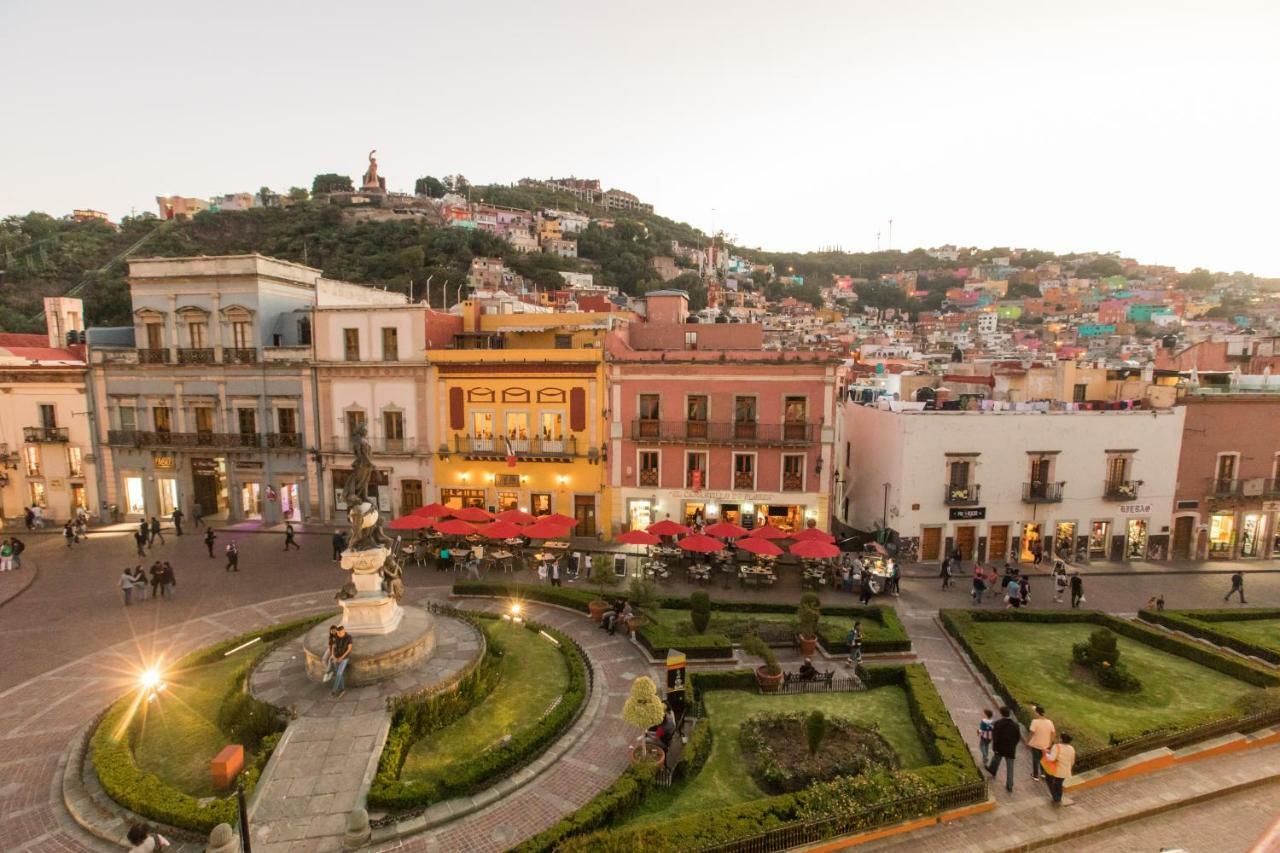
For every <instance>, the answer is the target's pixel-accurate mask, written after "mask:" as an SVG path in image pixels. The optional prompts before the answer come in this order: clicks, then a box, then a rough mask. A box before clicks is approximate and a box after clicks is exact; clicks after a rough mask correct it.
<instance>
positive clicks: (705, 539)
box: [676, 533, 724, 554]
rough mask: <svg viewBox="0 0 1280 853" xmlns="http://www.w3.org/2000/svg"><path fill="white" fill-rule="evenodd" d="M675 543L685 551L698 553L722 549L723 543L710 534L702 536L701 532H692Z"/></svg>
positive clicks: (708, 552)
mask: <svg viewBox="0 0 1280 853" xmlns="http://www.w3.org/2000/svg"><path fill="white" fill-rule="evenodd" d="M676 544H677V545H679V546H680V547H681V548H683V549H684V550H686V551H693V552H695V553H698V554H710V553H712V552H713V551H721V550H723V549H724V543H723V542H721V541H720V540H719V539H712V538H711V537H710V536H703V535H702V534H701V533H693V534H691V535H689V536H686V537H684V538H683V539H681V540H680V541H679V542H677V543H676Z"/></svg>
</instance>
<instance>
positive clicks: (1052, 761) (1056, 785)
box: [1040, 732, 1076, 806]
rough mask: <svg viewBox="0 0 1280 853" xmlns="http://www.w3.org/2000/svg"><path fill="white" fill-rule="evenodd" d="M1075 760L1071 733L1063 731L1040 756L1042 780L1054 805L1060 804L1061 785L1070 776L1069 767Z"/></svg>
mask: <svg viewBox="0 0 1280 853" xmlns="http://www.w3.org/2000/svg"><path fill="white" fill-rule="evenodd" d="M1075 762H1076V749H1075V747H1074V746H1072V745H1071V735H1069V734H1067V733H1066V732H1063V733H1062V734H1061V735H1059V736H1058V742H1057V743H1055V744H1053V745H1052V746H1050V747H1049V748H1048V749H1047V750H1045V753H1044V755H1043V756H1041V757H1040V768H1041V769H1042V770H1043V771H1044V781H1045V783H1046V784H1047V785H1048V786H1049V796H1050V797H1052V798H1053V804H1054V805H1055V806H1060V805H1062V786H1063V785H1064V784H1065V783H1066V781H1067V780H1068V779H1070V778H1071V767H1072V765H1074V764H1075Z"/></svg>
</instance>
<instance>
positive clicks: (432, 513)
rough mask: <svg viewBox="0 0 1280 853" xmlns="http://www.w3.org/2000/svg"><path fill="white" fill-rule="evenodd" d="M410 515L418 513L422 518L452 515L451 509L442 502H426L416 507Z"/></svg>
mask: <svg viewBox="0 0 1280 853" xmlns="http://www.w3.org/2000/svg"><path fill="white" fill-rule="evenodd" d="M410 515H420V516H422V517H423V518H448V517H449V516H451V515H453V510H452V509H450V508H449V507H447V506H445V505H444V504H427V505H426V506H420V507H418V508H417V509H415V510H414V511H413V512H412V513H410Z"/></svg>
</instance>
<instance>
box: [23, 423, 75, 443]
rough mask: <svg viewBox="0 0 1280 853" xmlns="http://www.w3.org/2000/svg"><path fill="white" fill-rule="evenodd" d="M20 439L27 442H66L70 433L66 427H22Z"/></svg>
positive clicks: (69, 437)
mask: <svg viewBox="0 0 1280 853" xmlns="http://www.w3.org/2000/svg"><path fill="white" fill-rule="evenodd" d="M22 440H23V441H24V442H26V443H27V444H66V443H67V442H68V441H70V440H71V435H70V430H69V429H68V428H67V427H23V428H22Z"/></svg>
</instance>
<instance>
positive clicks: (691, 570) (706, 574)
mask: <svg viewBox="0 0 1280 853" xmlns="http://www.w3.org/2000/svg"><path fill="white" fill-rule="evenodd" d="M684 573H685V576H686V577H687V578H688V579H689V580H691V581H701V582H703V583H710V582H711V567H710V566H709V565H707V564H706V563H694V564H693V565H691V566H689V567H688V568H687V569H685V570H684Z"/></svg>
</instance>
